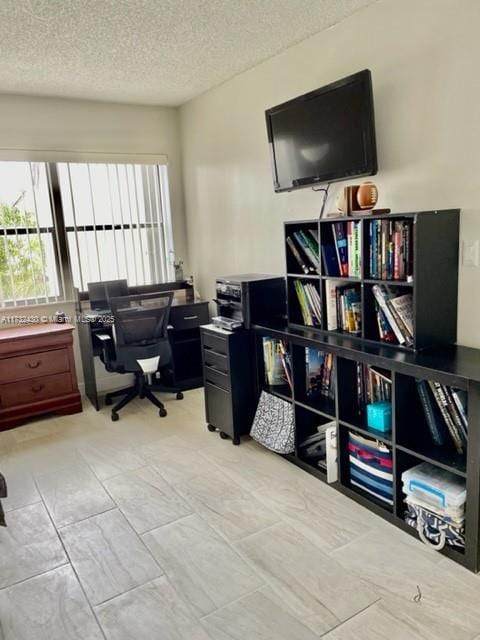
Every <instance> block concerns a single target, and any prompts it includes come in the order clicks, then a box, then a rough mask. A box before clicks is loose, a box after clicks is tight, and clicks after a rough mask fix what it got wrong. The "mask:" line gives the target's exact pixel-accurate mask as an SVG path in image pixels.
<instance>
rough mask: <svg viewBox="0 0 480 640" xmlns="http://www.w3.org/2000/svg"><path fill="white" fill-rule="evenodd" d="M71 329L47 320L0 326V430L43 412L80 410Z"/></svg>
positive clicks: (74, 411)
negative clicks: (22, 325)
mask: <svg viewBox="0 0 480 640" xmlns="http://www.w3.org/2000/svg"><path fill="white" fill-rule="evenodd" d="M73 330H74V327H73V326H72V325H69V324H53V323H52V324H35V325H28V326H24V327H14V328H12V329H4V330H2V331H0V430H4V429H10V428H12V427H16V426H18V425H20V424H23V423H24V422H25V421H26V420H27V419H28V418H30V417H31V416H36V415H41V414H43V413H57V414H68V413H77V412H79V411H81V410H82V403H81V399H80V393H79V391H78V385H77V376H76V373H75V361H74V357H73V346H72V345H73V336H72V332H73Z"/></svg>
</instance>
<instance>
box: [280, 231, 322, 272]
mask: <svg viewBox="0 0 480 640" xmlns="http://www.w3.org/2000/svg"><path fill="white" fill-rule="evenodd" d="M318 237H319V236H318V222H317V221H314V220H311V221H308V222H289V223H286V224H285V259H286V265H287V273H288V274H298V275H303V276H305V275H319V274H320V250H319V242H318Z"/></svg>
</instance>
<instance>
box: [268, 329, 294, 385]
mask: <svg viewBox="0 0 480 640" xmlns="http://www.w3.org/2000/svg"><path fill="white" fill-rule="evenodd" d="M262 342H263V362H264V368H265V384H266V385H267V386H268V387H284V386H288V387H289V388H290V391H292V388H293V387H292V359H291V355H290V352H289V350H288V347H287V343H286V342H285V341H284V340H278V339H276V338H269V337H264V338H263V341H262Z"/></svg>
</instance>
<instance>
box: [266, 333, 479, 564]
mask: <svg viewBox="0 0 480 640" xmlns="http://www.w3.org/2000/svg"><path fill="white" fill-rule="evenodd" d="M254 332H255V335H256V356H257V374H258V375H257V378H258V380H257V391H258V393H260V391H261V390H267V391H268V389H266V388H265V386H264V384H263V382H262V379H263V378H262V376H263V364H262V360H263V352H262V346H261V345H262V337H263V336H269V337H272V338H277V339H282V340H284V341H286V342H288V344H289V347H290V349H291V354H292V378H293V392H292V393H291V394H289V395H288V397H287V396H283V398H284V399H285V400H286V401H288V402H291V403H292V404H293V407H294V417H295V452H294V453H292V454H291V455H288V456H286V458H287V459H288V460H290V461H291V462H292V463H294V464H296V465H297V466H299V467H301V468H302V469H304V470H305V471H307V472H308V473H310V474H312V475H314V476H315V477H316V478H318V479H319V480H322V481H325V482H326V480H327V478H326V473H325V470H324V469H323V468H321V467H320V466H317V465H316V464H311V462H310V461H309V460H308V459H305V458H304V457H302V455H301V452H300V450H299V444H300V442H301V441H302V440H303V439H305V437H307V436H308V435H311V434H312V433H314V431H315V429H316V427H317V426H318V425H321V424H324V423H326V422H329V421H331V420H335V421H336V423H337V450H338V460H337V463H338V480H337V482H335V483H333V484H331V485H330V486H331V487H332V488H333V489H335V490H338V491H340V492H341V493H343V494H345V495H346V496H348V497H350V498H351V499H353V500H355V501H356V502H357V503H359V504H361V505H362V506H364V507H365V508H368V509H369V510H370V511H372V512H374V513H376V514H377V515H379V516H380V517H382V518H384V519H386V520H387V521H389V522H390V523H392V524H393V525H395V526H397V527H399V528H401V529H402V530H404V531H405V532H407V533H409V534H410V535H412V536H414V537H418V534H417V532H416V530H415V529H413V528H412V527H409V526H408V525H407V524H406V523H405V521H404V511H405V504H404V495H403V492H402V479H401V476H402V473H403V472H404V471H405V470H407V469H409V468H411V467H413V466H415V465H417V464H419V463H421V462H423V461H426V462H429V463H431V464H433V465H435V466H437V467H438V468H440V469H445V470H447V471H449V472H451V473H452V474H455V475H456V476H458V477H461V478H464V479H465V482H466V489H467V502H466V521H465V527H466V529H465V540H466V542H465V549H463V550H459V549H456V548H453V547H449V546H445V548H444V549H443V550H442V551H440V553H442V554H443V555H445V556H447V557H449V558H451V559H453V560H455V561H456V562H458V563H460V564H462V565H463V566H465V567H467V568H468V569H470V570H472V571H478V570H479V569H480V456H479V454H478V452H479V451H480V351H479V350H476V349H471V348H468V347H461V346H455V345H449V346H437V347H432V348H428V349H425V350H422V351H419V352H416V353H414V352H411V351H406V350H403V351H401V350H395V349H388V348H385V347H384V346H383V345H381V344H378V343H374V342H372V343H367V342H366V341H365V342H360V341H358V340H354V339H351V338H350V337H344V336H339V335H335V336H332V335H331V334H329V333H326V332H319V331H317V330H314V329H311V328H300V327H295V326H291V325H289V324H287V323H275V324H274V323H272V324H271V325H262V326H255V327H254ZM306 348H311V349H318V350H321V351H323V352H329V353H331V354H332V355H333V358H334V368H335V369H334V370H335V375H334V377H333V384H334V389H333V396H334V399H333V401H332V403H331V404H329V405H328V410H324V409H326V405H324V406H323V407H322V406H319V405H317V406H315V403H313V404H312V403H309V399H308V398H307V397H306V395H305V349H306ZM357 363H360V364H363V365H369V366H372V367H375V368H376V369H378V368H380V369H383V370H384V371H388V372H390V374H391V380H392V394H391V402H392V409H393V411H392V426H391V431H389V432H387V433H381V432H378V431H375V430H373V429H370V428H369V427H368V425H367V422H366V420H365V416H364V414H363V413H362V411H361V410H359V409H361V408H359V407H357V406H356V404H355V402H354V398H355V396H356V384H357V382H356V366H357ZM416 378H419V379H423V380H433V381H436V382H439V383H440V384H442V385H447V386H449V387H455V388H457V389H462V390H464V391H465V392H466V393H467V396H468V444H467V447H466V449H465V451H464V453H463V454H458V453H457V452H456V450H455V448H454V446H453V445H452V443H447V445H446V446H444V447H438V446H435V445H434V444H433V443H432V440H431V437H430V436H429V432H428V427H427V424H426V419H425V416H424V414H423V412H422V410H421V405H420V401H419V396H418V392H417V388H416V383H415V379H416ZM349 432H353V433H357V434H360V435H362V436H364V437H369V438H372V439H375V440H380V441H381V442H383V443H385V445H387V446H388V447H389V449H390V450H391V452H392V461H393V489H394V491H393V505H392V506H390V505H387V504H385V503H383V502H381V501H380V500H377V499H376V498H375V497H373V496H371V495H369V494H368V493H366V492H364V491H362V490H361V489H360V488H358V487H355V486H354V485H352V483H351V478H350V465H349V454H348V434H349Z"/></svg>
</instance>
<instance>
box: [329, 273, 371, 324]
mask: <svg viewBox="0 0 480 640" xmlns="http://www.w3.org/2000/svg"><path fill="white" fill-rule="evenodd" d="M325 293H326V298H327V299H326V311H327V329H328V331H335V330H338V329H341V330H342V331H345V332H346V333H352V334H354V335H360V334H361V331H362V308H361V307H362V304H361V295H360V288H359V287H358V286H352V285H345V284H342V283H341V282H339V281H338V280H337V281H335V280H325Z"/></svg>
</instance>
